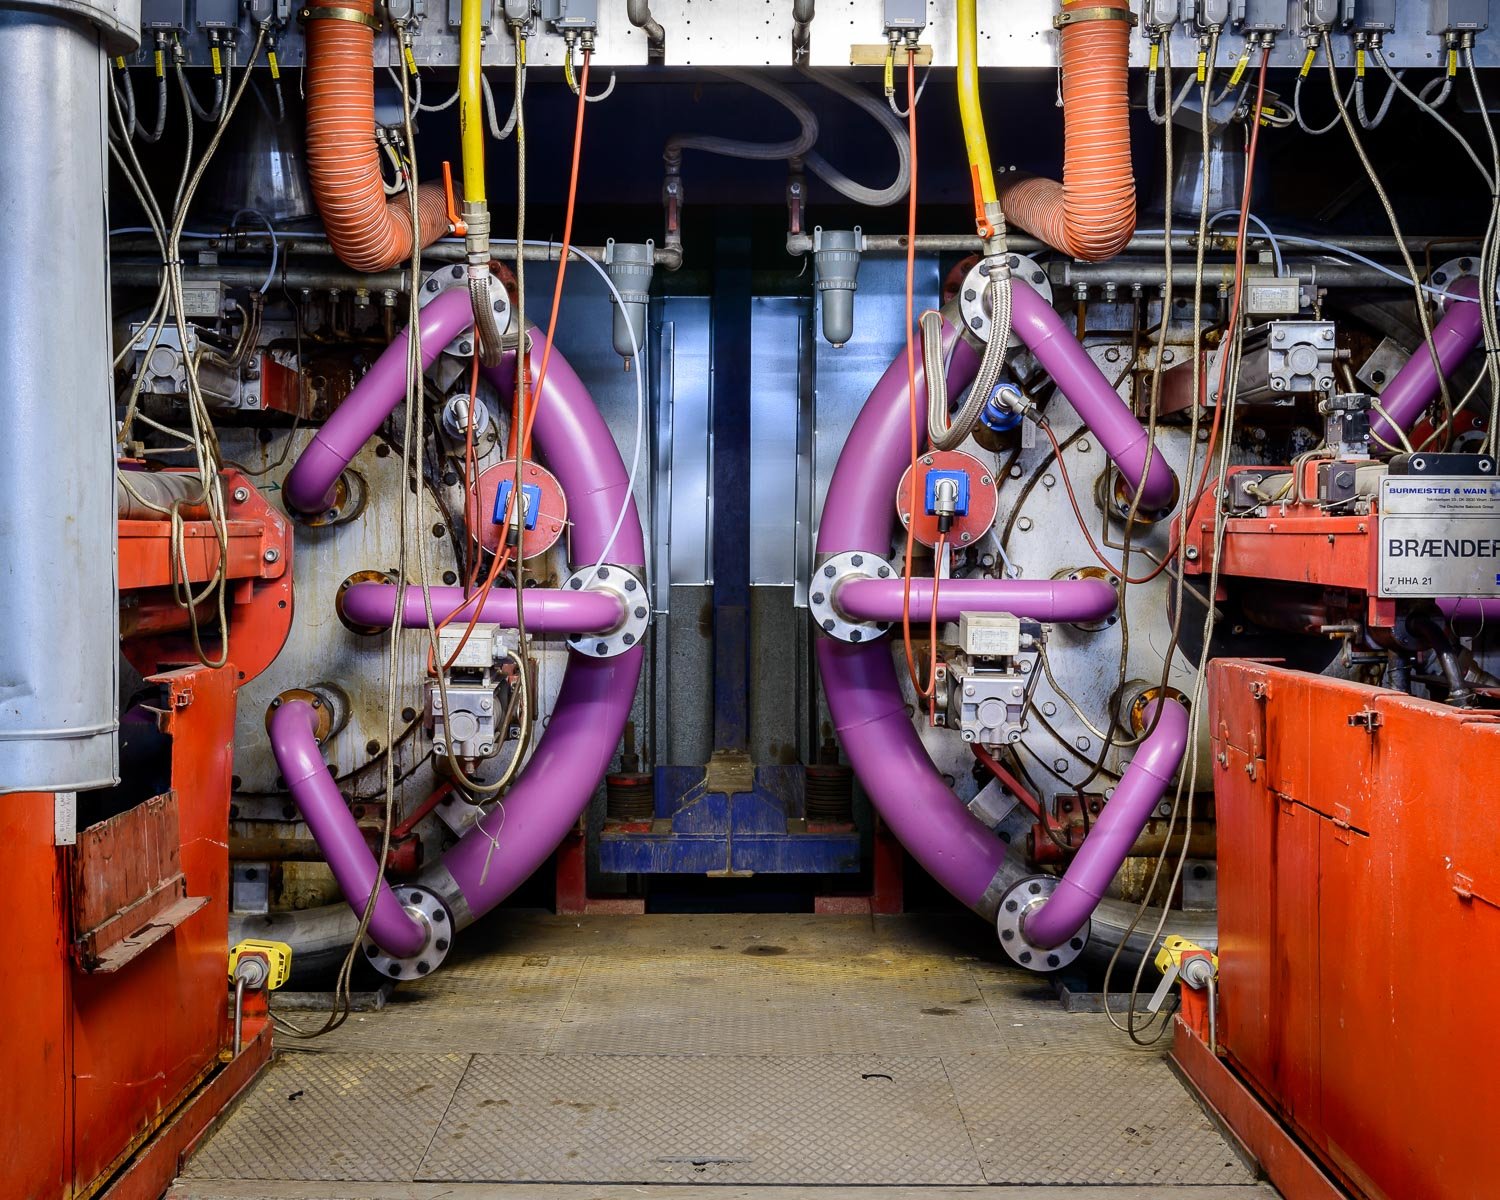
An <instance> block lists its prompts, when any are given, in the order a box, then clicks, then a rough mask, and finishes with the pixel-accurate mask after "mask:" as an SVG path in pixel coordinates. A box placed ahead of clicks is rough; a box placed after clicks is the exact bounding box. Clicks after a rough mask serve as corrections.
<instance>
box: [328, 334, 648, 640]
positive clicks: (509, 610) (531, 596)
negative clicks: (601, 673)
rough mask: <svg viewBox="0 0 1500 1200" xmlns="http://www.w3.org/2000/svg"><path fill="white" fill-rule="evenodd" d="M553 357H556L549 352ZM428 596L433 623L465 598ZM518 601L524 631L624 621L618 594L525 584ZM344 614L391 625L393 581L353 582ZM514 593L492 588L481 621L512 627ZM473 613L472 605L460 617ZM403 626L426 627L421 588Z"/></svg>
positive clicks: (405, 610) (409, 598)
mask: <svg viewBox="0 0 1500 1200" xmlns="http://www.w3.org/2000/svg"><path fill="white" fill-rule="evenodd" d="M553 360H554V361H556V355H554V356H553ZM428 591H429V592H430V594H431V597H432V617H433V620H434V621H439V622H441V621H445V620H447V619H448V617H449V616H451V615H452V614H453V611H454V610H455V609H457V608H459V607H460V606H461V605H462V604H463V602H464V590H463V588H460V587H435V588H429V589H428ZM521 597H522V603H521V605H520V607H521V609H522V612H523V615H524V616H525V618H526V632H527V633H607V632H609V631H610V630H612V629H615V628H617V627H618V626H619V625H620V623H621V622H622V621H623V620H624V619H625V608H624V605H623V603H622V602H621V600H620V598H619V597H618V596H615V595H612V594H610V593H609V592H581V591H580V592H574V591H563V590H562V589H560V588H524V589H523V590H522V592H521ZM342 603H343V607H344V616H346V617H347V618H348V619H349V620H350V621H352V622H353V623H354V624H356V625H372V626H374V625H378V626H380V627H381V628H389V627H390V624H391V618H392V615H393V614H394V613H395V611H396V585H395V584H393V583H356V584H354V586H352V587H351V588H349V589H348V590H347V591H346V592H345V593H344V597H343V601H342ZM516 608H517V604H516V592H515V589H514V588H494V589H492V590H491V592H490V594H489V595H488V596H486V597H485V600H484V604H483V605H482V606H481V609H480V613H479V619H480V620H481V621H483V622H485V623H487V624H490V625H500V626H502V627H503V628H506V629H514V628H516V625H517V621H516ZM473 615H474V608H473V606H472V605H470V606H469V607H467V608H464V609H463V615H462V616H461V617H460V618H459V619H460V620H467V619H468V618H469V617H472V616H473ZM401 624H402V626H403V628H406V629H426V628H427V605H426V602H425V601H424V600H423V597H422V589H421V588H418V587H408V588H407V589H406V600H405V603H404V604H403V605H402V610H401Z"/></svg>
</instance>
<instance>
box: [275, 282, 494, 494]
mask: <svg viewBox="0 0 1500 1200" xmlns="http://www.w3.org/2000/svg"><path fill="white" fill-rule="evenodd" d="M471 303H472V302H471V301H470V299H469V293H468V292H467V291H466V290H464V289H463V288H450V289H449V290H447V291H445V292H442V293H441V294H439V295H438V297H437V298H436V299H435V300H433V301H432V302H431V303H430V304H428V305H427V307H426V308H424V309H423V310H422V315H421V316H420V317H419V318H418V320H417V324H418V327H419V329H420V332H421V335H422V369H423V370H424V371H425V370H426V369H427V368H428V367H430V366H432V364H433V363H434V362H436V361H437V356H438V355H439V354H441V353H442V352H443V347H444V346H446V345H447V344H448V343H449V342H451V341H452V340H453V339H454V338H456V337H457V336H458V335H459V334H460V333H462V332H463V331H464V330H465V329H467V328H468V327H469V326H470V325H472V324H473V323H474V310H473V308H472V307H471ZM406 344H407V331H406V330H404V329H403V330H402V331H401V332H400V333H398V334H397V335H396V337H395V339H394V340H393V341H392V342H391V344H390V345H389V346H387V347H386V348H385V350H384V351H382V352H381V355H380V357H379V358H377V359H376V360H375V365H374V366H373V367H371V368H370V369H369V371H368V372H366V374H365V377H364V378H363V379H361V380H360V381H359V382H358V383H357V384H355V386H354V390H353V391H352V392H350V393H349V394H348V396H346V397H345V398H344V402H343V403H342V404H340V405H339V406H338V408H337V410H335V412H334V414H333V416H331V417H329V418H328V420H327V421H325V422H324V423H323V426H322V428H321V429H319V430H318V432H317V433H316V434H315V435H314V436H313V439H312V441H310V442H308V444H307V446H306V447H305V448H304V449H303V451H302V453H301V454H300V455H299V456H298V457H297V465H296V466H294V467H293V468H292V469H291V471H290V472H289V473H288V474H287V477H286V482H285V483H283V484H282V489H281V490H282V495H283V496H284V497H285V498H286V503H287V505H288V506H289V507H290V508H293V509H296V510H297V511H298V512H318V511H319V510H321V509H324V508H326V507H327V506H328V504H329V502H330V500H331V499H332V496H331V493H332V491H333V485H334V484H335V483H337V482H338V477H339V475H340V473H341V472H343V470H344V469H345V468H346V467H347V466H348V465H349V463H350V461H351V460H352V459H353V458H354V456H355V455H356V454H358V453H359V452H360V451H361V450H362V449H363V448H364V445H365V443H366V442H368V441H369V440H370V438H371V437H373V436H374V434H375V431H376V430H377V429H379V428H380V424H381V422H382V421H384V420H385V419H386V418H387V417H388V416H390V415H391V413H392V412H394V411H395V409H396V405H398V404H400V403H401V399H402V397H403V396H405V394H406Z"/></svg>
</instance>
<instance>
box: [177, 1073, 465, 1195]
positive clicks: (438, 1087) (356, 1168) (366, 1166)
mask: <svg viewBox="0 0 1500 1200" xmlns="http://www.w3.org/2000/svg"><path fill="white" fill-rule="evenodd" d="M467 1064H468V1058H467V1057H466V1056H464V1055H459V1054H444V1055H431V1056H428V1055H416V1054H285V1055H280V1056H278V1057H277V1059H276V1060H275V1061H274V1062H273V1063H272V1064H271V1065H270V1067H268V1068H267V1069H266V1072H265V1074H264V1075H262V1076H261V1077H260V1079H258V1080H257V1081H256V1083H255V1086H254V1087H253V1088H252V1089H251V1090H250V1092H249V1094H248V1095H247V1096H246V1097H245V1098H244V1099H243V1100H241V1101H240V1103H239V1105H238V1106H237V1107H236V1108H235V1109H234V1110H233V1112H231V1113H230V1115H229V1116H228V1118H227V1119H226V1120H225V1121H224V1123H223V1124H222V1125H220V1126H219V1128H218V1129H217V1130H216V1131H215V1133H214V1134H213V1136H212V1137H210V1138H209V1139H208V1141H207V1142H206V1143H205V1144H204V1146H203V1148H202V1149H201V1150H200V1151H199V1152H198V1153H197V1154H196V1155H195V1156H194V1158H193V1161H192V1163H191V1165H190V1166H189V1168H188V1170H187V1171H186V1172H185V1174H187V1175H189V1176H202V1177H207V1178H211V1179H212V1178H228V1179H318V1180H324V1179H326V1180H347V1179H367V1180H375V1181H379V1180H386V1179H411V1178H412V1177H413V1175H414V1173H415V1172H416V1169H417V1164H418V1163H419V1162H420V1161H421V1158H422V1154H423V1152H424V1151H425V1150H426V1149H427V1144H428V1142H429V1141H431V1140H432V1135H433V1133H435V1132H436V1130H437V1128H438V1125H439V1123H440V1122H441V1121H442V1119H443V1113H444V1112H445V1111H446V1110H447V1108H448V1103H449V1101H450V1100H451V1099H452V1098H453V1092H454V1089H455V1088H457V1087H458V1081H459V1079H460V1077H461V1076H462V1075H463V1072H464V1067H465V1066H466V1065H467Z"/></svg>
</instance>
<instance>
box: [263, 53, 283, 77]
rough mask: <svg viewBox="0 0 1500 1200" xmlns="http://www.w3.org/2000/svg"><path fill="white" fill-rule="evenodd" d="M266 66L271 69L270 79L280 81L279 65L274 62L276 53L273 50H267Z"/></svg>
mask: <svg viewBox="0 0 1500 1200" xmlns="http://www.w3.org/2000/svg"><path fill="white" fill-rule="evenodd" d="M266 64H267V65H268V66H269V67H270V68H271V78H272V79H280V78H281V64H280V63H279V62H277V61H276V51H274V50H267V51H266Z"/></svg>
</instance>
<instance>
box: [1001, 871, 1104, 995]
mask: <svg viewBox="0 0 1500 1200" xmlns="http://www.w3.org/2000/svg"><path fill="white" fill-rule="evenodd" d="M1060 882H1061V880H1059V879H1058V878H1057V876H1055V875H1028V876H1027V877H1026V878H1025V879H1023V880H1021V882H1020V883H1017V884H1016V885H1015V886H1013V887H1012V888H1011V889H1010V890H1009V891H1008V892H1006V893H1005V895H1004V896H1002V897H1001V898H1000V910H999V912H998V913H997V914H996V916H995V928H996V929H997V930H998V931H999V933H1000V946H1001V948H1002V949H1003V950H1004V951H1005V953H1006V954H1007V955H1009V957H1010V960H1011V961H1012V962H1014V963H1016V964H1018V965H1019V966H1023V967H1025V968H1026V969H1027V970H1028V971H1043V972H1045V971H1060V970H1062V969H1063V968H1064V967H1066V966H1067V965H1068V964H1069V963H1071V962H1072V961H1073V960H1074V959H1075V958H1077V957H1078V956H1079V955H1080V954H1082V953H1083V952H1084V950H1085V949H1086V948H1087V947H1088V944H1089V924H1088V922H1084V926H1083V928H1082V929H1080V930H1079V931H1078V932H1077V933H1075V934H1074V935H1073V936H1072V937H1070V938H1069V939H1068V940H1067V941H1066V942H1064V943H1063V944H1062V945H1060V946H1055V947H1053V948H1052V949H1051V950H1044V949H1042V948H1041V947H1040V946H1033V945H1032V944H1031V943H1030V942H1028V941H1027V940H1026V934H1025V933H1023V932H1022V928H1021V927H1022V925H1023V924H1024V923H1025V920H1026V915H1027V914H1028V913H1030V912H1033V911H1035V910H1036V909H1038V908H1040V907H1041V906H1042V905H1043V904H1044V903H1046V901H1047V898H1048V897H1049V896H1051V895H1052V893H1053V892H1055V891H1056V890H1057V885H1058V884H1059V883H1060Z"/></svg>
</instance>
